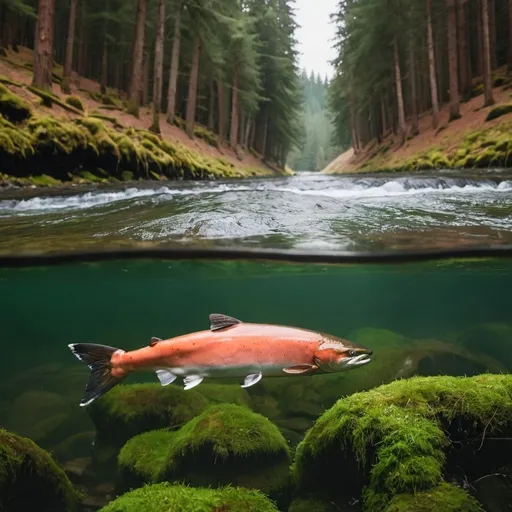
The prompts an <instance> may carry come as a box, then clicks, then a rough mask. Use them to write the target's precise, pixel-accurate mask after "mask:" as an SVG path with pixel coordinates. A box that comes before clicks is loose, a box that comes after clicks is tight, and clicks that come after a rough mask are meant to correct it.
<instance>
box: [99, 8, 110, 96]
mask: <svg viewBox="0 0 512 512" xmlns="http://www.w3.org/2000/svg"><path fill="white" fill-rule="evenodd" d="M108 8H109V0H107V1H106V4H105V10H106V12H108ZM107 29H108V16H105V21H104V23H103V50H102V53H101V78H100V93H101V94H107V82H108V40H107Z"/></svg>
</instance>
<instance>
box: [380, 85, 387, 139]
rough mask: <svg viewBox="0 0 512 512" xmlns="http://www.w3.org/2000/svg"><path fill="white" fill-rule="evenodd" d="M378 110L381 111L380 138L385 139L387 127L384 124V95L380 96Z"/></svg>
mask: <svg viewBox="0 0 512 512" xmlns="http://www.w3.org/2000/svg"><path fill="white" fill-rule="evenodd" d="M380 109H381V114H380V115H381V119H382V136H383V137H385V136H386V134H387V133H388V126H387V123H386V105H385V103H384V94H383V93H381V95H380Z"/></svg>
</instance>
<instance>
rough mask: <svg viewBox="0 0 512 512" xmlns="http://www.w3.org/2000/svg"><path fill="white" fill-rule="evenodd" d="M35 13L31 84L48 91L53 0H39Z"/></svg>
mask: <svg viewBox="0 0 512 512" xmlns="http://www.w3.org/2000/svg"><path fill="white" fill-rule="evenodd" d="M37 15H38V18H37V22H36V31H35V33H36V35H35V48H34V76H33V78H32V85H34V86H35V87H37V88H39V89H41V90H46V91H48V90H51V88H52V71H53V21H54V15H55V0H39V2H38V5H37Z"/></svg>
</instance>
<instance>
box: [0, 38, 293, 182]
mask: <svg viewBox="0 0 512 512" xmlns="http://www.w3.org/2000/svg"><path fill="white" fill-rule="evenodd" d="M32 66H33V52H32V51H31V50H29V49H27V48H23V47H19V51H18V52H13V51H8V52H7V56H6V57H2V58H0V87H2V90H3V91H4V92H6V91H7V92H8V93H9V95H10V96H9V97H10V98H11V100H10V101H14V102H16V101H17V100H18V99H21V100H22V101H23V100H24V101H25V102H27V103H28V105H29V108H30V110H31V115H32V117H31V119H32V120H33V119H36V120H41V123H42V122H43V121H48V120H54V123H53V124H52V127H54V128H65V129H71V130H74V129H76V126H75V125H71V124H70V122H72V123H76V122H77V121H78V123H80V124H83V125H85V124H86V123H81V121H80V120H81V119H82V120H83V119H84V118H85V120H86V121H87V122H88V123H89V124H88V126H89V127H90V126H92V125H91V122H89V121H91V120H92V121H93V122H94V124H95V127H100V128H95V129H99V130H100V131H101V132H102V136H103V138H105V137H107V136H108V138H109V141H112V140H115V141H116V142H117V139H116V137H117V138H123V137H124V138H126V137H125V136H126V135H127V136H128V138H129V139H131V142H132V143H133V148H131V149H132V152H133V154H134V159H135V160H137V159H138V160H141V159H144V161H145V163H148V162H149V165H147V168H146V169H145V175H147V176H146V177H149V178H150V179H166V178H173V177H174V176H173V175H172V173H169V172H166V170H165V165H167V166H172V167H175V165H174V164H175V162H176V161H178V164H179V165H180V166H181V174H180V173H178V175H181V176H182V177H185V178H187V177H188V178H200V177H214V176H217V177H245V176H259V175H272V174H284V173H289V172H290V171H289V170H282V169H277V168H274V167H271V166H270V165H269V164H267V163H265V162H263V159H262V157H261V155H258V154H256V153H253V152H252V151H251V152H250V151H247V150H243V149H242V148H240V147H238V148H237V149H236V151H235V150H233V149H232V148H231V147H229V146H228V145H227V144H226V143H222V144H219V142H218V140H217V137H216V136H215V135H214V134H213V133H211V132H209V131H208V130H207V129H206V128H205V127H202V126H200V125H197V126H196V133H195V137H194V139H191V138H189V137H188V135H187V134H186V133H185V132H184V131H183V130H182V129H181V128H179V127H178V126H173V125H170V124H168V123H167V122H166V117H165V114H161V123H160V127H161V136H160V137H157V136H156V135H154V134H152V133H150V132H149V131H147V129H148V127H149V126H150V124H151V112H150V108H149V107H142V108H141V109H140V117H139V118H136V117H134V116H132V115H130V114H127V113H126V112H125V109H124V103H123V98H122V97H119V95H118V93H117V91H113V90H108V91H107V94H105V95H101V94H100V86H99V84H98V83H97V82H93V81H91V80H88V79H86V78H83V77H81V78H80V79H79V77H78V76H77V75H76V74H74V76H73V77H72V78H73V80H72V94H71V95H65V94H63V93H62V92H61V89H60V85H59V82H60V76H61V75H62V67H61V66H59V65H55V67H54V79H55V81H54V83H53V90H52V92H53V95H52V98H50V99H49V100H50V101H49V102H48V101H44V96H42V94H41V93H40V92H39V91H37V90H34V89H32V88H31V87H30V85H31V80H32V71H31V69H32ZM78 79H79V81H80V85H79V88H78V87H77V83H78ZM0 93H1V91H0ZM11 95H12V96H11ZM0 96H1V94H0ZM77 100H79V101H78V102H77ZM80 104H81V107H82V108H83V112H81V108H80ZM73 105H75V107H76V106H78V107H79V109H77V108H75V107H73ZM1 119H3V118H2V117H1V116H0V120H1ZM11 121H12V119H11ZM178 121H180V120H178ZM59 123H61V124H59ZM101 124H102V125H104V126H100V125H101ZM69 127H71V128H69ZM0 128H1V129H2V130H0V132H2V133H3V135H4V136H3V138H2V137H0V153H2V152H4V153H7V154H8V155H9V157H10V156H13V155H14V157H15V156H16V153H18V156H19V153H20V148H19V147H16V145H15V144H14V140H13V138H12V137H11V139H10V140H9V137H8V136H6V130H10V133H14V127H13V125H12V124H11V126H8V123H7V122H6V120H5V119H4V121H2V123H0ZM20 129H21V130H27V129H28V130H30V127H27V126H26V123H25V125H24V124H23V123H21V125H20V124H18V125H17V126H16V130H18V131H19V130H20ZM2 133H0V135H2ZM105 134H106V135H105ZM134 134H136V136H135V135H134ZM32 135H34V137H35V134H34V133H32ZM48 135H49V136H50V135H51V134H50V133H48ZM92 135H93V136H94V135H95V134H94V133H92ZM87 136H89V134H87ZM6 141H7V142H6ZM61 142H62V141H61ZM71 142H72V141H71ZM96 142H98V141H96ZM100 142H102V141H100ZM38 143H39V141H35V142H33V144H35V145H37V144H38ZM139 143H140V145H138V144H139ZM6 144H7V145H6ZM155 144H156V146H157V147H156V148H155V147H154V145H155ZM165 148H168V150H166V149H165ZM72 149H74V148H66V150H67V151H68V152H69V151H70V150H72ZM114 149H115V151H116V152H117V153H116V154H118V156H119V154H120V153H122V151H121V150H120V148H114ZM32 150H33V152H34V153H37V151H38V148H37V147H35V146H34V148H32ZM152 150H154V151H153V154H151V151H152ZM162 151H164V152H165V151H167V153H166V154H162ZM155 152H157V153H158V154H155ZM122 156H123V155H122V154H121V155H120V156H119V158H118V160H119V159H121V157H122ZM4 157H5V158H3V160H4V161H3V162H2V166H1V168H0V173H2V172H3V173H5V174H4V175H3V176H0V182H1V181H2V179H3V181H4V182H7V181H10V182H15V184H17V185H24V184H30V180H29V181H28V182H26V181H24V179H23V178H26V174H27V173H30V175H31V174H33V173H34V175H38V174H47V172H46V170H45V169H43V170H42V171H41V170H39V169H37V168H34V169H33V170H32V169H30V168H29V169H25V171H26V172H25V174H24V172H23V170H22V171H20V173H19V174H18V173H17V172H15V173H13V172H12V169H11V170H10V171H9V169H6V166H8V164H9V161H8V160H9V159H8V158H7V156H6V155H5V154H4ZM142 157H143V158H142ZM151 158H153V160H154V161H155V162H156V165H154V166H152V165H151V164H152V161H151ZM41 159H42V158H40V159H39V161H40V160H41ZM106 160H108V159H106ZM111 160H112V159H110V160H109V161H111ZM39 161H38V162H37V163H38V164H39V163H40V162H39ZM6 162H7V163H6ZM169 162H170V163H169ZM188 162H192V163H193V165H192V167H193V170H192V172H188V171H189V169H188V168H187V163H188ZM101 163H105V162H100V164H101ZM11 164H12V165H11V168H12V167H14V168H15V170H16V171H17V170H18V167H19V166H17V165H16V161H15V160H13V161H12V162H11ZM118 164H119V162H118ZM55 165H56V166H59V162H57V161H56V162H55ZM116 165H117V164H116ZM137 165H138V163H137ZM27 166H28V163H27ZM22 167H23V166H22ZM98 167H100V168H101V169H100V170H103V169H106V171H105V170H103V172H100V173H96V172H95V170H94V169H92V168H91V169H85V171H86V172H81V173H77V175H76V176H75V175H73V176H72V180H71V181H73V182H79V183H81V182H87V181H91V179H92V181H95V178H97V179H98V181H106V180H108V181H110V178H112V179H113V180H116V179H115V178H114V176H108V175H109V174H110V169H107V168H106V166H105V165H98ZM124 167H126V170H127V171H128V173H126V172H125V174H124V175H123V173H122V172H120V173H119V176H117V181H119V180H121V181H123V180H124V181H130V178H135V179H137V177H139V178H140V177H141V176H138V173H137V169H133V168H130V166H129V165H125V166H124ZM132 167H133V166H132ZM157 167H158V168H157ZM71 171H72V174H74V172H73V170H71ZM194 171H197V172H194ZM199 171H200V172H199ZM121 175H123V176H124V178H123V177H122V176H121ZM132 175H133V176H132ZM9 178H12V179H9ZM50 178H57V179H58V180H59V179H60V180H62V177H60V178H59V176H52V175H50ZM65 179H67V178H65ZM32 183H33V184H37V185H44V184H45V180H44V179H43V180H41V179H39V180H36V181H35V182H33V181H32ZM46 184H48V185H50V184H56V183H55V182H54V181H52V180H51V179H48V180H46Z"/></svg>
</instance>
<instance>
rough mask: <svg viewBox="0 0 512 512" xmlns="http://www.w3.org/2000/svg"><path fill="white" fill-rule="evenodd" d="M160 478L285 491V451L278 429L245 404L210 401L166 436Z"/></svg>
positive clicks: (195, 483)
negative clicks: (198, 412)
mask: <svg viewBox="0 0 512 512" xmlns="http://www.w3.org/2000/svg"><path fill="white" fill-rule="evenodd" d="M169 441H170V444H169V450H168V453H167V457H166V459H165V462H164V465H163V467H162V471H161V473H160V475H159V477H158V478H159V479H160V480H169V481H176V480H180V481H184V482H187V483H189V484H191V485H198V486H213V487H217V486H222V485H227V484H232V485H237V486H242V487H248V488H255V489H259V490H262V491H264V492H266V493H271V494H272V495H277V494H279V493H280V492H282V491H284V490H286V488H287V485H288V482H289V465H290V462H291V459H290V451H289V448H288V445H287V443H286V440H285V439H284V437H283V436H282V434H281V433H280V431H279V429H278V428H277V427H276V426H275V425H274V424H273V423H272V422H270V421H269V420H268V419H267V418H265V417H263V416H261V415H260V414H257V413H254V412H252V411H251V410H249V409H248V408H247V407H244V406H240V405H233V404H223V405H212V406H210V407H209V408H208V409H206V410H205V411H204V412H203V413H202V414H201V415H200V416H198V417H196V418H194V419H193V420H191V421H189V422H188V423H187V424H186V425H185V426H184V427H182V428H181V429H180V430H178V431H176V432H174V433H173V434H172V437H170V438H169Z"/></svg>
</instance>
